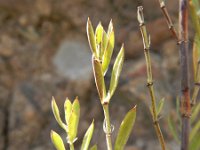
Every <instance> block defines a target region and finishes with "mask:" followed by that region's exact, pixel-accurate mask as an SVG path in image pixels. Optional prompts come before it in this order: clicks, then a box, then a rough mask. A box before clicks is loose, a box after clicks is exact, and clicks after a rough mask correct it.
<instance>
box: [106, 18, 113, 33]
mask: <svg viewBox="0 0 200 150" xmlns="http://www.w3.org/2000/svg"><path fill="white" fill-rule="evenodd" d="M112 31H113V23H112V19H111V20H110V22H109V25H108V31H107V35H108V36H110V34H111V32H112Z"/></svg>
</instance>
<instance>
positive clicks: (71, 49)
mask: <svg viewBox="0 0 200 150" xmlns="http://www.w3.org/2000/svg"><path fill="white" fill-rule="evenodd" d="M89 50H90V48H89V46H88V44H87V43H86V42H82V41H68V40H65V41H63V42H62V43H61V45H60V47H59V49H58V51H57V53H56V54H55V56H54V58H53V63H54V65H55V69H56V70H57V71H58V73H59V74H60V75H61V76H64V77H67V78H69V79H71V80H88V79H90V78H91V74H92V65H91V56H92V54H91V53H90V51H89Z"/></svg>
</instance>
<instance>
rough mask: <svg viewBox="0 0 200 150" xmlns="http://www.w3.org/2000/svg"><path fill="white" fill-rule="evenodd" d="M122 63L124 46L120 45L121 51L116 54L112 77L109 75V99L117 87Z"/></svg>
mask: <svg viewBox="0 0 200 150" xmlns="http://www.w3.org/2000/svg"><path fill="white" fill-rule="evenodd" d="M123 62H124V46H123V45H122V47H121V50H120V52H119V53H118V55H117V58H116V60H115V63H114V66H113V71H112V75H111V81H110V89H109V92H110V95H111V97H112V95H113V93H114V91H115V89H116V87H117V84H118V80H119V75H120V73H121V70H122V66H123Z"/></svg>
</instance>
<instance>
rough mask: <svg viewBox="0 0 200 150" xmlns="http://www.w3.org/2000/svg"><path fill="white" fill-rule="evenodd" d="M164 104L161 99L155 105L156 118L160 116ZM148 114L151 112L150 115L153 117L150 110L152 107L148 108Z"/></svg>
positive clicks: (163, 100)
mask: <svg viewBox="0 0 200 150" xmlns="http://www.w3.org/2000/svg"><path fill="white" fill-rule="evenodd" d="M164 102H165V99H164V98H162V99H161V100H160V101H159V103H158V104H157V106H156V116H158V115H160V113H161V111H162V109H163V106H164ZM150 112H151V115H152V116H153V110H152V107H150Z"/></svg>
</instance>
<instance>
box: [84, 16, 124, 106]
mask: <svg viewBox="0 0 200 150" xmlns="http://www.w3.org/2000/svg"><path fill="white" fill-rule="evenodd" d="M87 35H88V41H89V44H90V48H91V50H92V53H93V56H92V64H93V72H94V78H95V83H96V87H97V90H98V93H99V97H100V100H101V103H105V102H109V100H110V98H111V96H112V95H113V93H114V91H115V90H116V87H117V84H118V80H119V75H120V73H121V70H122V65H123V62H124V46H123V45H122V47H121V49H120V52H119V53H118V55H117V58H116V60H115V63H114V66H113V70H112V76H111V81H110V87H109V91H108V93H107V92H106V86H105V81H104V76H105V74H106V71H107V70H108V67H109V64H110V61H111V57H112V53H113V48H114V42H115V37H114V30H113V24H112V21H110V24H109V26H108V31H107V33H106V32H105V30H104V29H103V27H102V25H101V23H99V25H98V26H97V28H96V31H95V34H94V30H93V27H92V24H91V22H90V20H89V18H88V22H87Z"/></svg>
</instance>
